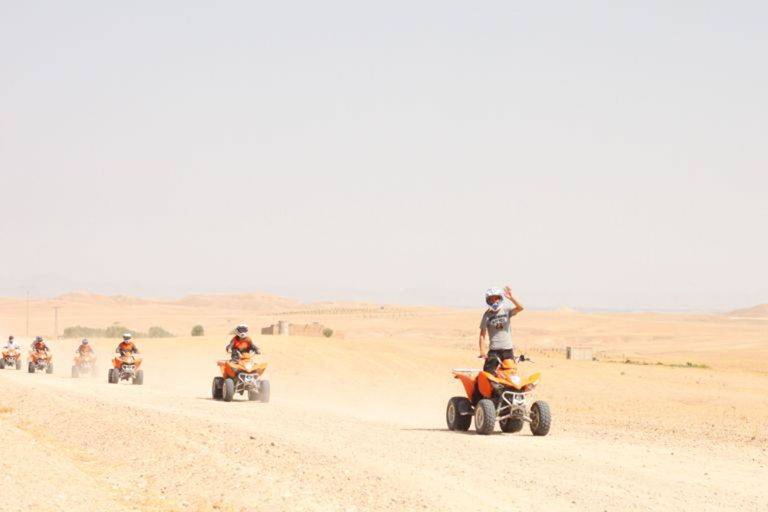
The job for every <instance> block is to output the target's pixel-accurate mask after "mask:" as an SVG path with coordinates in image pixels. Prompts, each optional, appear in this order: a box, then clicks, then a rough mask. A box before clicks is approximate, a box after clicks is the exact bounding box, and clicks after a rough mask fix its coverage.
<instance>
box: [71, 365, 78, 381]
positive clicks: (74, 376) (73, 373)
mask: <svg viewBox="0 0 768 512" xmlns="http://www.w3.org/2000/svg"><path fill="white" fill-rule="evenodd" d="M72 378H73V379H76V378H77V366H73V367H72Z"/></svg>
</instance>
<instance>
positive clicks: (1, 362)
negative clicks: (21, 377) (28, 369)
mask: <svg viewBox="0 0 768 512" xmlns="http://www.w3.org/2000/svg"><path fill="white" fill-rule="evenodd" d="M4 369H5V359H3V358H2V357H0V370H4Z"/></svg>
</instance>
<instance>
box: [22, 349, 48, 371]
mask: <svg viewBox="0 0 768 512" xmlns="http://www.w3.org/2000/svg"><path fill="white" fill-rule="evenodd" d="M40 370H45V373H53V357H52V356H51V354H49V353H48V352H46V351H45V350H36V351H34V352H30V353H29V363H28V365H27V371H28V372H29V373H35V372H38V371H40Z"/></svg>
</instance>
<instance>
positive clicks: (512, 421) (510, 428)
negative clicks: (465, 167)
mask: <svg viewBox="0 0 768 512" xmlns="http://www.w3.org/2000/svg"><path fill="white" fill-rule="evenodd" d="M525 360H526V359H525V358H524V357H520V358H516V359H505V360H503V361H501V360H499V365H498V368H497V369H496V371H495V372H493V373H491V372H486V371H479V372H478V371H477V370H464V369H460V368H455V369H454V370H453V375H454V377H455V378H456V379H459V380H460V381H461V383H462V385H463V386H464V391H465V393H466V396H455V397H453V398H451V399H450V400H449V401H448V406H447V408H446V414H445V416H446V422H447V424H448V428H449V429H450V430H456V431H467V430H469V428H470V426H471V425H472V420H473V419H474V421H475V430H476V431H477V433H478V434H484V435H487V434H490V433H492V432H493V431H494V430H495V427H496V423H498V424H499V427H500V428H501V430H502V431H503V432H508V433H514V432H520V431H521V430H522V429H523V426H524V424H525V423H528V424H529V426H530V429H531V433H532V434H533V435H535V436H545V435H547V434H548V433H549V429H550V426H551V424H552V415H551V412H550V409H549V405H548V404H547V403H546V402H544V401H542V400H537V401H533V400H532V395H533V391H534V389H535V388H536V386H537V385H538V383H539V379H540V377H541V374H540V373H539V372H535V373H533V374H531V375H529V376H528V377H522V376H521V375H520V374H519V372H518V363H519V362H521V361H525ZM528 361H530V360H529V359H528ZM218 366H219V370H220V372H221V376H217V377H214V379H213V384H212V386H211V393H212V395H213V399H214V400H223V401H225V402H231V401H232V399H233V398H234V397H235V395H236V394H240V395H247V397H248V400H250V401H254V400H259V401H261V402H269V394H270V387H269V381H268V380H266V379H263V378H262V376H263V374H264V372H265V371H266V369H267V364H266V363H261V364H257V363H256V362H255V361H254V360H253V355H252V354H250V353H244V354H242V355H241V356H240V358H239V359H237V360H223V361H219V362H218ZM4 368H15V369H17V370H20V369H21V355H20V353H19V351H18V350H3V352H2V358H0V369H4ZM28 371H29V373H35V372H38V371H45V372H46V373H53V362H52V357H51V355H50V354H49V353H47V352H43V351H38V352H32V353H31V354H30V357H29V363H28ZM95 373H96V365H95V358H93V357H88V356H77V357H76V358H75V363H74V365H73V366H72V377H75V378H76V377H78V376H80V375H88V374H90V375H95ZM108 381H109V383H110V384H117V383H118V382H121V381H130V382H131V383H132V384H138V385H141V384H143V383H144V370H142V369H141V358H139V357H136V356H135V355H130V354H125V355H121V356H119V357H115V358H114V360H113V367H112V368H110V369H109V374H108Z"/></svg>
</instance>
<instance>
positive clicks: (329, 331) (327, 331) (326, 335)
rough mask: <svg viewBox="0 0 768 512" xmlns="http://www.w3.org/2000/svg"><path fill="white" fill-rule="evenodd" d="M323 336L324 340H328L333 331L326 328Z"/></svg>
mask: <svg viewBox="0 0 768 512" xmlns="http://www.w3.org/2000/svg"><path fill="white" fill-rule="evenodd" d="M323 336H325V337H326V338H330V337H331V336H333V329H331V328H329V327H326V328H325V329H323Z"/></svg>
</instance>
